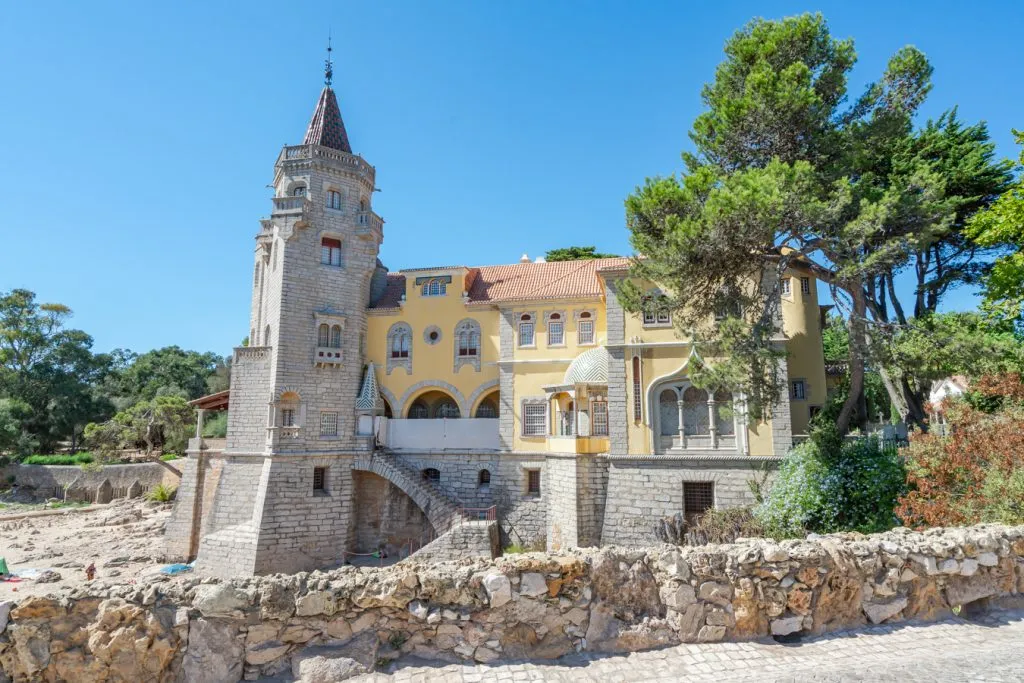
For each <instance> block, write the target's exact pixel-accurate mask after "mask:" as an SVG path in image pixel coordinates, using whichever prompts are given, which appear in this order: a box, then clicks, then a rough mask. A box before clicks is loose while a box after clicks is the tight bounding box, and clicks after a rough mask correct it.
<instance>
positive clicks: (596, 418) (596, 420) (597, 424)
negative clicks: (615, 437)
mask: <svg viewBox="0 0 1024 683" xmlns="http://www.w3.org/2000/svg"><path fill="white" fill-rule="evenodd" d="M590 411H591V414H592V416H593V417H592V418H591V419H592V420H593V430H594V436H608V402H607V401H594V402H593V403H592V404H591V408H590Z"/></svg>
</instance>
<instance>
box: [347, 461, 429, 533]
mask: <svg viewBox="0 0 1024 683" xmlns="http://www.w3.org/2000/svg"><path fill="white" fill-rule="evenodd" d="M352 476H353V484H354V487H355V496H356V500H355V528H354V532H353V539H352V540H353V542H352V543H350V544H349V545H350V548H349V549H350V550H352V551H354V552H359V553H363V552H372V551H374V550H377V549H378V548H380V547H385V548H387V550H388V552H389V553H398V552H400V551H401V549H402V548H403V547H405V548H408V547H409V546H408V544H409V541H410V540H411V541H413V543H414V545H413V547H418V546H420V545H422V543H424V542H425V540H424V539H429V537H430V534H431V533H432V532H433V529H432V527H431V526H430V520H428V519H427V516H426V515H425V514H424V513H423V511H422V510H421V509H420V508H419V506H417V505H416V503H415V501H413V499H412V498H410V497H409V496H408V495H407V494H406V493H405V492H404V491H402V490H401V489H400V488H398V487H397V486H395V485H394V484H392V483H391V482H390V481H388V480H387V479H384V478H383V477H380V476H378V475H376V474H374V473H372V472H358V471H356V472H353V473H352Z"/></svg>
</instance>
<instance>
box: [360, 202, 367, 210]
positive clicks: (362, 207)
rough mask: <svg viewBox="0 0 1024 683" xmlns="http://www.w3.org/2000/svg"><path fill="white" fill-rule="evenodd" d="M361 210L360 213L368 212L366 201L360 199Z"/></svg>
mask: <svg viewBox="0 0 1024 683" xmlns="http://www.w3.org/2000/svg"><path fill="white" fill-rule="evenodd" d="M359 210H360V211H366V200H365V199H360V200H359Z"/></svg>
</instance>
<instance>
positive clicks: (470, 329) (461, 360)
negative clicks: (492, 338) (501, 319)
mask: <svg viewBox="0 0 1024 683" xmlns="http://www.w3.org/2000/svg"><path fill="white" fill-rule="evenodd" d="M463 334H469V335H473V334H475V335H476V353H475V354H473V355H468V356H460V355H459V348H460V345H461V342H462V335H463ZM470 341H471V342H472V338H471V339H470ZM482 347H483V339H482V338H481V331H480V323H479V322H477V321H476V320H474V319H473V318H463V319H462V320H460V321H459V322H458V323H457V324H456V325H455V334H454V335H453V339H452V354H453V356H454V358H455V361H454V366H453V369H454V371H455V372H456V373H458V371H459V369H460V368H461V367H462V366H463V365H472V366H473V369H474V370H475V371H476V372H480V363H481V359H480V356H481V355H482V352H483V348H482Z"/></svg>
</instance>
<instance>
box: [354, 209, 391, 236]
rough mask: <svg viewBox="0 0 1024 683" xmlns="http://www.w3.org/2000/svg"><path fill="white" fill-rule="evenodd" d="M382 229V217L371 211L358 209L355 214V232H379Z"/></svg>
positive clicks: (359, 233)
mask: <svg viewBox="0 0 1024 683" xmlns="http://www.w3.org/2000/svg"><path fill="white" fill-rule="evenodd" d="M383 229H384V219H383V218H381V217H380V216H378V215H377V214H375V213H374V212H373V211H360V212H358V213H357V214H356V234H357V235H361V234H367V233H379V232H380V231H382V230H383Z"/></svg>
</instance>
